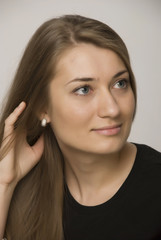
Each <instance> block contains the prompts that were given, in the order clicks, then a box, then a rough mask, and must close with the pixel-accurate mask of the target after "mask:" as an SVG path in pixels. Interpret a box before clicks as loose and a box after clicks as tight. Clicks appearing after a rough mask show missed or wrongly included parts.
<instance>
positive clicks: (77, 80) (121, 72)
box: [66, 69, 128, 85]
mask: <svg viewBox="0 0 161 240" xmlns="http://www.w3.org/2000/svg"><path fill="white" fill-rule="evenodd" d="M126 72H127V73H128V71H127V70H126V69H125V70H121V71H120V72H118V73H116V74H115V75H114V76H113V77H112V78H113V79H114V78H117V77H119V76H121V75H122V74H124V73H126ZM95 80H96V78H92V77H82V78H74V79H73V80H71V81H70V82H68V83H66V85H68V84H70V83H72V82H92V81H95Z"/></svg>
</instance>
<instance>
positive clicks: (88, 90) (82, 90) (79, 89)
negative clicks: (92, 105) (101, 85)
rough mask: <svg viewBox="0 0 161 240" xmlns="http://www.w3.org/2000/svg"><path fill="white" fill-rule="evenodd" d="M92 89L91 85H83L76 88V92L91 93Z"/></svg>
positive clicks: (80, 93) (79, 93) (78, 93)
mask: <svg viewBox="0 0 161 240" xmlns="http://www.w3.org/2000/svg"><path fill="white" fill-rule="evenodd" d="M90 90H91V89H90V86H83V87H80V88H77V89H76V90H74V93H76V94H77V95H87V94H89V92H90Z"/></svg>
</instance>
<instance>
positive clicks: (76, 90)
mask: <svg viewBox="0 0 161 240" xmlns="http://www.w3.org/2000/svg"><path fill="white" fill-rule="evenodd" d="M83 88H89V91H90V90H91V91H92V87H91V86H90V85H88V84H85V85H83V86H80V87H77V88H75V89H74V90H73V91H72V92H73V93H75V94H76V95H78V96H86V95H88V94H89V93H87V94H79V93H77V92H78V90H80V89H83Z"/></svg>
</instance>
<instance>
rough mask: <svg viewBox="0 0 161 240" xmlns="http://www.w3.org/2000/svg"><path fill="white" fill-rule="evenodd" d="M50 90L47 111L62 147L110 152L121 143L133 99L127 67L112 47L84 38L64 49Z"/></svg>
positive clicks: (132, 108)
mask: <svg viewBox="0 0 161 240" xmlns="http://www.w3.org/2000/svg"><path fill="white" fill-rule="evenodd" d="M49 96H50V107H49V109H48V110H47V114H46V117H47V119H48V120H49V121H50V122H51V126H52V129H53V131H54V133H55V136H56V138H57V141H58V143H59V146H60V148H61V150H62V152H63V153H65V152H66V151H68V152H71V153H72V152H73V151H78V152H87V153H96V154H111V153H115V152H118V151H119V150H120V149H121V148H122V147H123V146H124V144H125V142H126V140H127V137H128V135H129V132H130V128H131V123H132V120H133V114H134V109H135V100H134V95H133V91H132V89H131V86H130V82H129V74H128V71H127V69H126V67H125V65H124V63H123V62H122V60H121V59H120V58H119V57H118V56H117V54H116V53H114V52H113V51H111V50H108V49H103V48H99V47H96V46H94V45H92V44H86V43H81V44H79V45H77V46H75V47H73V48H71V49H69V50H67V51H66V52H65V53H64V54H63V56H62V57H61V59H60V60H59V62H58V64H57V74H56V76H55V78H54V79H53V80H52V81H51V83H50V88H49Z"/></svg>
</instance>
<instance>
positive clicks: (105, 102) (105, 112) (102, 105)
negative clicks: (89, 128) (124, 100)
mask: <svg viewBox="0 0 161 240" xmlns="http://www.w3.org/2000/svg"><path fill="white" fill-rule="evenodd" d="M97 111H98V116H99V117H101V118H106V117H111V118H116V117H117V116H118V115H119V113H120V108H119V103H118V102H117V100H116V99H115V98H114V96H113V95H112V94H111V93H110V92H109V91H107V90H106V91H102V92H101V93H100V95H99V97H98V106H97Z"/></svg>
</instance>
